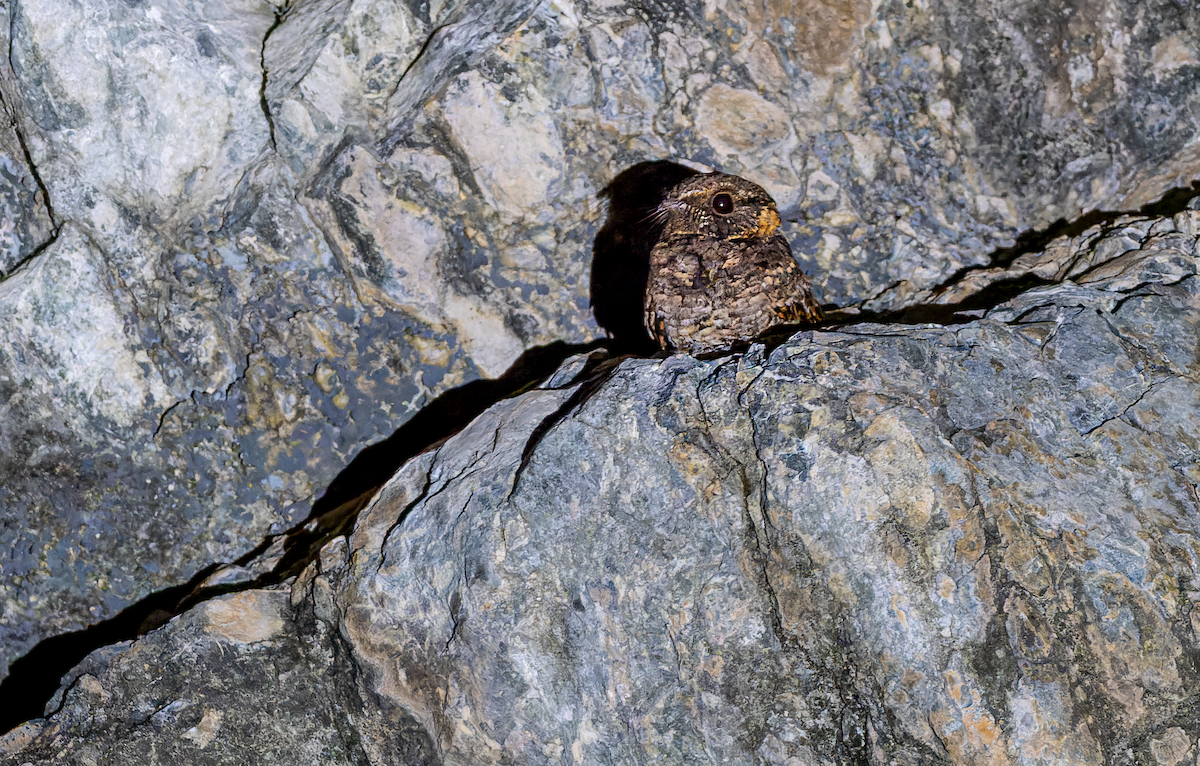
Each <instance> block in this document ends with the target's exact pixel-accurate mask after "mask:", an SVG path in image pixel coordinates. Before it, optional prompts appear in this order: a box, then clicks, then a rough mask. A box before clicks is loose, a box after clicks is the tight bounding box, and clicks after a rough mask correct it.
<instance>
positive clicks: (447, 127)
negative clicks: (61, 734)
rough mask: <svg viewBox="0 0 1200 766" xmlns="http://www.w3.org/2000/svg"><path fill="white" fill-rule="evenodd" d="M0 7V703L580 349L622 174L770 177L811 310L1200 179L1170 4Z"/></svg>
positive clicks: (1183, 14)
mask: <svg viewBox="0 0 1200 766" xmlns="http://www.w3.org/2000/svg"><path fill="white" fill-rule="evenodd" d="M0 14H3V19H0V38H2V42H3V43H4V45H5V49H6V50H8V51H9V56H8V57H7V58H5V59H4V62H3V64H0V96H2V97H3V106H4V111H5V115H6V118H5V120H4V123H5V124H4V126H3V128H2V129H0V279H2V281H0V322H3V326H4V327H5V334H4V337H3V341H0V403H2V404H0V676H3V675H4V674H5V672H6V668H7V667H8V664H9V662H11V661H12V660H13V659H15V658H17V657H20V656H22V655H23V654H24V653H25V652H27V651H28V650H29V649H30V648H31V647H32V646H33V645H35V644H36V643H37V642H38V641H39V640H40V639H42V638H45V637H46V636H50V635H54V634H59V633H63V632H65V631H71V630H75V629H79V628H82V627H84V626H86V625H88V624H91V623H94V622H96V621H98V620H102V619H105V618H108V617H111V616H113V615H114V614H116V613H117V612H118V611H119V610H120V609H122V608H123V607H125V606H127V605H128V604H130V603H131V602H132V601H135V600H137V599H139V598H141V597H142V596H145V595H146V594H147V593H150V592H153V591H155V590H158V589H161V588H164V587H167V586H171V585H176V584H179V583H181V582H184V581H186V580H188V578H190V577H192V576H193V575H194V574H196V573H197V572H199V571H202V570H203V569H204V568H205V567H206V566H207V565H209V564H212V563H214V562H221V561H231V560H234V559H236V558H238V557H239V556H242V555H243V554H245V553H246V552H247V551H250V550H252V549H253V548H254V547H255V546H256V545H259V544H260V543H261V542H262V541H263V539H264V536H265V535H267V534H269V533H275V532H280V531H282V530H285V529H287V528H289V527H291V526H292V525H294V524H296V523H298V522H300V521H301V520H303V519H304V518H305V517H306V516H307V514H308V513H309V510H310V509H311V507H312V504H313V501H314V499H315V497H316V496H317V495H319V493H320V492H321V489H322V487H324V486H326V484H328V482H329V481H330V480H331V479H332V478H333V477H334V476H335V475H336V474H337V472H338V471H339V469H340V468H341V467H342V466H343V465H345V463H346V461H347V460H348V459H349V458H350V457H352V456H353V455H354V454H355V453H356V452H357V451H358V450H360V449H361V448H362V447H363V446H364V445H365V444H368V443H370V442H372V441H374V440H377V439H379V438H381V437H384V436H386V435H387V434H389V433H391V432H392V431H393V430H394V429H396V428H397V427H398V426H400V425H401V424H403V423H404V422H406V421H407V420H408V419H409V418H410V417H411V415H412V414H413V413H414V412H415V411H417V410H418V409H419V408H420V407H421V406H422V405H424V404H425V403H427V402H428V401H429V400H430V399H431V398H433V397H435V396H436V395H438V394H439V393H441V392H443V391H445V390H447V389H449V388H452V387H454V386H458V385H460V384H462V383H464V382H466V381H469V380H471V379H474V378H477V377H480V376H487V377H494V376H496V375H498V374H500V373H501V372H503V371H504V370H505V369H506V368H507V367H508V365H509V364H511V363H512V361H513V360H514V359H515V358H516V357H517V356H518V354H520V353H521V352H522V351H523V350H525V349H528V348H530V347H535V346H539V345H542V344H546V343H548V342H551V341H553V340H565V341H572V342H579V341H586V340H589V339H591V338H593V337H595V336H596V335H597V334H598V330H597V328H596V325H595V324H594V322H593V320H592V317H591V315H590V312H589V296H588V289H587V285H588V282H589V261H590V257H591V244H592V239H593V236H594V234H595V232H596V230H597V228H598V226H599V224H600V222H601V219H602V217H603V214H604V212H603V206H602V204H601V202H600V200H598V199H597V198H596V196H595V195H596V192H597V190H599V189H601V188H603V187H604V185H605V184H607V183H608V182H609V181H610V180H611V179H612V178H613V177H614V176H615V175H616V174H617V173H618V172H620V171H621V170H622V169H624V168H625V167H627V166H629V165H631V164H633V163H635V162H639V161H641V160H646V159H659V158H664V157H675V158H680V159H685V160H688V161H691V162H694V163H698V164H700V165H705V166H715V167H720V168H721V169H723V170H726V171H730V172H737V173H742V174H745V175H747V176H749V177H750V178H752V179H753V180H755V181H758V182H760V183H762V184H763V185H764V186H766V187H767V188H768V189H769V190H770V191H771V192H772V193H773V194H774V195H775V197H776V199H777V200H778V202H779V204H780V208H781V211H783V213H784V216H785V218H786V219H787V222H786V226H785V233H786V234H787V236H788V237H789V238H790V240H791V242H792V246H793V250H794V252H795V253H796V254H797V257H798V258H799V259H800V260H801V261H802V263H803V264H804V265H805V267H806V268H807V269H808V270H809V271H810V272H811V274H812V276H813V279H814V283H815V284H816V285H817V286H818V289H819V291H820V292H821V293H822V294H823V297H824V299H825V300H826V301H827V302H830V303H837V304H846V303H854V302H858V301H862V300H865V299H869V298H873V297H874V298H875V302H874V303H873V304H872V306H873V307H874V309H877V310H887V309H892V308H897V307H901V306H904V305H906V304H908V303H911V302H914V301H917V300H922V299H923V298H922V296H924V295H926V293H927V292H928V291H930V290H931V288H932V287H934V286H936V285H937V284H939V283H940V282H942V281H943V280H945V279H946V278H947V277H948V276H950V275H952V274H954V273H956V272H958V271H959V270H960V269H962V268H965V267H966V266H968V265H970V264H978V265H989V264H987V261H988V257H989V254H990V253H992V252H993V251H994V250H995V249H996V248H1002V247H1007V246H1008V245H1010V244H1011V243H1012V242H1013V239H1014V237H1015V236H1016V235H1017V234H1018V233H1019V232H1022V231H1025V230H1028V229H1037V228H1039V227H1042V226H1045V225H1046V224H1048V223H1050V222H1051V221H1054V220H1055V219H1057V218H1060V217H1065V218H1069V219H1073V218H1074V217H1075V216H1077V215H1078V214H1079V213H1080V212H1081V211H1084V210H1092V209H1097V208H1107V209H1119V208H1126V209H1133V208H1137V207H1139V206H1140V205H1142V204H1143V203H1145V202H1147V201H1150V200H1153V199H1155V198H1156V197H1157V196H1158V195H1159V194H1161V193H1162V192H1163V191H1164V190H1165V189H1167V188H1169V187H1171V186H1175V185H1178V184H1181V183H1187V182H1190V181H1191V180H1192V179H1194V178H1196V177H1197V175H1198V174H1200V156H1198V155H1197V151H1198V146H1200V144H1198V143H1197V140H1196V121H1197V110H1198V109H1200V101H1198V99H1200V95H1198V93H1200V91H1198V90H1197V88H1196V84H1197V78H1198V77H1200V52H1198V50H1197V46H1196V40H1197V39H1200V30H1198V29H1197V23H1198V22H1197V16H1196V14H1195V13H1194V12H1192V11H1191V10H1190V8H1189V7H1187V6H1186V4H1184V5H1180V4H1178V3H1175V2H1168V0H1161V1H1159V2H1145V3H1126V4H1118V3H1112V2H1086V3H1084V2H1074V1H1073V0H1072V1H1071V2H1066V1H1065V0H1059V1H1058V2H1052V3H1031V2H1025V3H1016V4H1014V3H1011V2H1007V3H998V2H997V3H984V4H979V3H958V2H940V3H931V2H914V3H899V2H892V3H868V2H865V0H855V1H854V2H824V1H822V2H805V3H798V2H792V1H791V0H779V1H776V0H772V1H771V2H762V3H752V2H741V1H740V0H737V1H736V2H735V1H732V0H731V1H730V2H724V1H721V2H709V3H667V4H644V3H624V2H611V3H587V2H578V3H576V2H558V1H557V0H556V2H553V3H533V2H527V1H517V0H512V1H509V2H501V3H476V4H471V3H465V2H457V3H447V4H443V3H401V4H396V3H386V2H382V0H307V1H302V2H291V3H285V4H274V3H271V2H266V1H265V0H237V1H230V2H212V3H204V4H202V5H198V4H195V3H190V2H184V1H183V0H138V1H137V2H132V1H130V0H87V1H86V2H81V1H80V0H33V1H32V2H29V1H28V0H13V2H8V3H5V4H4V5H3V7H2V8H0Z"/></svg>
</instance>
